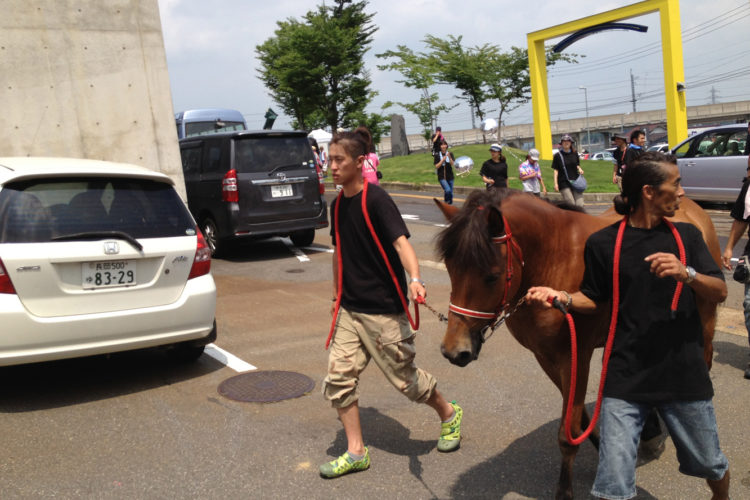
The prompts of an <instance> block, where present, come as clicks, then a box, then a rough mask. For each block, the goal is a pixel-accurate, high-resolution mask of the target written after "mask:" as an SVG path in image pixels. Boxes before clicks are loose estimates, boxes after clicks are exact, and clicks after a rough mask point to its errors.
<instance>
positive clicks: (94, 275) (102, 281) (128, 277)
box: [81, 260, 136, 289]
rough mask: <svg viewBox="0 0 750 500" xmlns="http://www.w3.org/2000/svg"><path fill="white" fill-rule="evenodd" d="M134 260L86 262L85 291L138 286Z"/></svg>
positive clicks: (83, 267) (83, 275)
mask: <svg viewBox="0 0 750 500" xmlns="http://www.w3.org/2000/svg"><path fill="white" fill-rule="evenodd" d="M135 268H136V265H135V261H134V260H109V261H103V262H84V263H83V264H82V265H81V284H82V286H83V288H85V289H92V288H111V287H116V286H132V285H135V284H136V276H135Z"/></svg>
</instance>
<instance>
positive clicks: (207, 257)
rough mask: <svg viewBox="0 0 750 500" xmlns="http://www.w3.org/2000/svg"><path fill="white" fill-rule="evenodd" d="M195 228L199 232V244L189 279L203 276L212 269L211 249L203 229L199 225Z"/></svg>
mask: <svg viewBox="0 0 750 500" xmlns="http://www.w3.org/2000/svg"><path fill="white" fill-rule="evenodd" d="M195 230H196V231H197V232H198V244H197V248H196V250H195V258H194V259H193V267H191V268H190V275H189V276H188V279H193V278H197V277H198V276H203V275H204V274H208V273H209V271H211V249H210V248H209V246H208V244H207V243H206V239H205V238H204V237H203V233H202V232H201V230H200V229H199V228H197V227H196V228H195Z"/></svg>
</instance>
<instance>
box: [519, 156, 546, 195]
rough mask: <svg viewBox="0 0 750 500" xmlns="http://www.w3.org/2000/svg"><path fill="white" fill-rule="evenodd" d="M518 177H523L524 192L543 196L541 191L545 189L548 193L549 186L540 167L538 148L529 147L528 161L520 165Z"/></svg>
mask: <svg viewBox="0 0 750 500" xmlns="http://www.w3.org/2000/svg"><path fill="white" fill-rule="evenodd" d="M518 177H519V178H520V179H521V183H522V184H523V190H524V192H526V193H532V194H533V195H534V196H541V192H542V191H544V195H545V196H546V195H547V186H545V185H544V180H543V179H542V171H541V169H540V168H539V151H537V150H536V149H533V148H532V149H529V154H527V155H526V161H525V162H523V163H521V164H520V165H519V166H518ZM540 187H541V189H540Z"/></svg>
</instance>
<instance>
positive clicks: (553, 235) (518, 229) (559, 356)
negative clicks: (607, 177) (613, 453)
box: [435, 189, 720, 498]
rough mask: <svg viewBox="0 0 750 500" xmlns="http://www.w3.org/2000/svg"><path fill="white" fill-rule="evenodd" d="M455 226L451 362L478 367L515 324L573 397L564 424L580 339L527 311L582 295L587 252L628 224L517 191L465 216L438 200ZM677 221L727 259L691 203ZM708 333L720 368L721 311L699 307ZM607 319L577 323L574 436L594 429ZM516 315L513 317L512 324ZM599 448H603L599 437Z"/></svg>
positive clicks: (569, 448)
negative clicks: (592, 401) (598, 359)
mask: <svg viewBox="0 0 750 500" xmlns="http://www.w3.org/2000/svg"><path fill="white" fill-rule="evenodd" d="M435 203H437V205H438V206H439V207H440V209H441V210H442V212H443V214H444V215H445V217H446V218H447V219H448V220H449V221H450V222H451V224H450V226H449V227H447V228H446V229H444V230H443V231H442V232H441V234H440V236H439V238H438V251H439V253H440V254H441V256H442V258H443V259H444V261H445V265H446V268H447V269H448V274H449V275H450V280H451V295H450V300H451V308H450V313H449V315H448V327H447V330H446V332H445V337H444V338H443V343H442V346H441V350H442V352H443V355H444V356H445V357H446V358H448V359H449V360H450V362H451V363H454V364H456V365H459V366H466V365H467V364H468V363H470V362H471V361H473V360H475V359H477V357H478V356H479V351H480V350H481V348H482V343H483V342H484V338H485V334H486V331H487V327H488V325H493V324H495V325H496V324H497V323H498V321H497V317H498V316H499V317H503V316H504V315H505V314H507V316H505V317H507V321H505V324H506V325H507V326H508V330H510V332H511V334H512V335H513V336H514V337H515V338H516V340H518V342H520V343H521V345H523V346H524V347H526V348H527V349H529V350H530V351H531V352H533V353H534V355H535V356H536V359H537V361H538V362H539V364H540V365H541V367H542V369H543V370H544V372H545V373H546V374H547V376H548V377H549V378H550V379H552V382H554V384H555V385H556V386H557V388H558V389H559V390H560V392H561V393H562V396H563V405H562V408H563V410H562V411H563V416H564V412H565V407H566V404H567V399H568V391H569V383H570V368H571V367H570V364H571V359H570V355H571V350H570V335H569V331H568V326H567V323H566V322H565V319H564V317H563V315H562V314H560V312H559V311H557V310H555V309H544V308H541V307H537V306H528V305H525V304H522V303H520V300H522V298H523V296H524V295H525V294H526V291H527V290H528V289H529V287H531V286H535V285H545V286H550V287H552V288H555V289H557V290H567V291H569V292H573V291H576V290H578V287H579V285H580V283H581V280H582V278H583V271H584V263H583V250H584V244H585V243H586V239H587V238H588V237H589V235H590V234H592V233H593V232H595V231H598V230H599V229H602V228H604V227H605V226H607V225H610V224H613V223H614V222H615V221H617V220H618V219H619V218H620V216H619V215H617V214H616V213H614V211H612V210H610V211H608V212H607V213H605V214H604V215H602V216H598V217H596V216H592V215H588V214H586V213H583V212H580V211H572V210H564V209H561V208H558V207H557V206H555V205H553V204H551V203H548V202H546V201H543V200H540V199H538V198H537V197H535V196H532V195H529V194H526V193H521V192H518V191H512V190H501V189H497V190H489V191H479V190H477V191H475V192H473V193H471V195H469V197H468V198H467V200H466V202H465V203H464V206H463V208H462V209H461V210H460V211H459V209H457V208H455V207H453V206H451V205H446V204H444V203H442V202H440V201H438V200H435ZM673 220H678V221H684V222H691V223H693V224H695V225H696V226H697V227H698V228H699V229H700V230H701V231H702V232H703V236H704V239H705V240H706V242H707V244H708V247H709V250H710V251H711V254H712V256H713V257H714V260H716V262H717V264H718V263H719V258H720V250H719V242H718V239H717V237H716V232H715V230H714V227H713V223H712V222H711V219H710V217H709V216H708V215H707V214H706V213H705V212H704V211H703V209H701V208H700V207H699V206H698V205H696V204H695V203H694V202H692V201H690V200H688V199H684V198H683V200H682V204H681V207H680V210H679V211H678V212H677V213H676V214H675V217H674V218H673ZM698 306H699V308H700V311H701V318H702V322H703V327H704V338H705V342H704V344H705V350H704V354H705V357H706V362H707V363H708V364H709V367H710V362H711V355H712V348H711V341H712V339H713V334H714V327H715V324H716V304H710V303H699V304H698ZM602 311H604V312H602V313H598V314H593V315H579V314H576V313H573V316H574V319H575V323H576V330H577V331H578V367H577V380H578V382H577V385H576V392H575V399H574V405H573V412H572V429H571V431H572V435H573V436H577V435H579V434H580V433H581V428H582V427H583V428H585V427H587V426H588V424H589V416H588V414H587V413H586V410H585V408H584V398H585V396H586V385H587V381H588V374H589V364H590V361H591V356H592V353H593V351H594V349H595V348H596V347H601V346H603V345H604V343H605V341H606V336H607V331H608V326H609V316H610V313H609V308H602ZM508 313H509V314H508ZM563 421H564V418H561V420H560V428H559V432H558V443H559V446H560V450H561V453H562V465H561V470H560V477H559V481H558V485H557V492H556V494H555V497H556V498H572V497H573V488H572V468H573V460H574V459H575V454H576V452H577V451H578V447H577V446H573V445H571V444H569V443H568V441H567V439H566V438H565V430H564V428H563V425H564V422H563ZM590 440H591V441H592V442H593V443H594V445H595V446H597V447H598V440H599V438H598V434H597V433H592V434H591V436H590Z"/></svg>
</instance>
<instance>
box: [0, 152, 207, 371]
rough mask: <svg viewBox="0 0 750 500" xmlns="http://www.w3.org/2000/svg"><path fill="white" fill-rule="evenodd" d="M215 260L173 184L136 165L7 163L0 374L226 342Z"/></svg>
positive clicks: (0, 253)
mask: <svg viewBox="0 0 750 500" xmlns="http://www.w3.org/2000/svg"><path fill="white" fill-rule="evenodd" d="M210 269H211V252H210V249H209V248H208V246H207V245H206V242H205V240H204V239H203V236H202V235H201V233H200V231H198V230H197V228H196V224H195V220H193V218H192V216H191V215H190V212H188V210H187V208H186V207H185V204H184V203H183V202H182V200H181V199H180V197H179V195H178V194H177V192H176V191H175V190H174V187H173V181H172V180H171V179H170V178H169V177H167V176H166V175H163V174H161V173H158V172H154V171H151V170H148V169H145V168H142V167H137V166H135V165H126V164H120V163H110V162H103V161H95V160H80V159H72V158H0V325H2V327H1V328H0V366H2V365H14V364H22V363H31V362H38V361H48V360H53V359H61V358H70V357H78V356H87V355H92V354H101V353H108V352H115V351H124V350H130V349H139V348H145V347H154V346H165V345H168V346H169V347H171V348H172V349H171V352H173V353H174V354H175V355H176V356H177V357H179V358H184V359H196V358H197V357H198V356H200V354H201V353H202V352H203V347H204V346H205V345H206V344H208V343H210V342H212V341H213V340H214V339H215V338H216V322H215V310H216V286H215V284H214V280H213V277H212V276H211V274H210Z"/></svg>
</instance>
